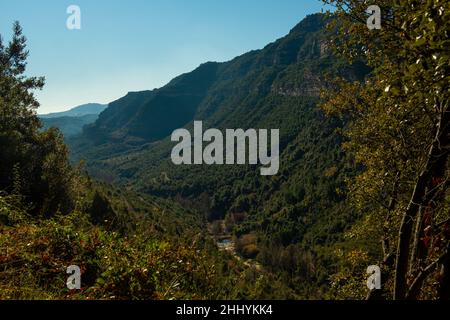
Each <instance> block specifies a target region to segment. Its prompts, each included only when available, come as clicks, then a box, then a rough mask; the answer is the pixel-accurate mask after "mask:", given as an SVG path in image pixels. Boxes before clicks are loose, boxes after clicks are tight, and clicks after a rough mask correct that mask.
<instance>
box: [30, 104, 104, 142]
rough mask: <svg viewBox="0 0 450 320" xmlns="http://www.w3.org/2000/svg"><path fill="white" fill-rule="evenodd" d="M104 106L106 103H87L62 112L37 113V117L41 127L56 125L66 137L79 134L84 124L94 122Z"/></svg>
mask: <svg viewBox="0 0 450 320" xmlns="http://www.w3.org/2000/svg"><path fill="white" fill-rule="evenodd" d="M106 107H107V105H103V104H98V103H89V104H84V105H81V106H78V107H75V108H72V109H70V110H68V111H64V112H56V113H49V114H45V115H39V118H40V119H41V122H42V125H43V129H48V128H50V127H56V128H58V129H60V130H61V132H62V133H63V134H64V136H65V137H66V138H68V137H72V136H76V135H78V134H80V133H81V132H82V131H83V127H84V126H85V125H88V124H91V123H93V122H95V120H97V118H98V115H99V114H100V113H101V112H102V111H103V110H105V109H106Z"/></svg>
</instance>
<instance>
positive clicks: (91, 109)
mask: <svg viewBox="0 0 450 320" xmlns="http://www.w3.org/2000/svg"><path fill="white" fill-rule="evenodd" d="M106 107H107V105H105V104H99V103H87V104H83V105H80V106H78V107H74V108H72V109H70V110H67V111H63V112H55V113H48V114H40V115H39V118H41V119H51V118H61V117H81V116H85V115H91V114H97V115H98V114H100V113H101V112H102V111H103V110H105V109H106Z"/></svg>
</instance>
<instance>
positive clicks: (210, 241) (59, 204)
mask: <svg viewBox="0 0 450 320" xmlns="http://www.w3.org/2000/svg"><path fill="white" fill-rule="evenodd" d="M324 2H325V3H327V4H330V5H332V6H334V7H335V10H333V13H328V14H314V15H310V16H307V17H306V18H305V19H304V20H303V21H301V22H300V23H299V24H298V25H297V26H295V27H294V28H293V29H292V30H291V31H290V32H289V33H288V34H287V35H286V36H285V37H283V38H281V39H278V40H276V41H275V42H273V43H271V44H269V45H267V46H266V47H264V48H263V49H261V50H255V51H251V52H249V53H246V54H244V55H242V56H239V57H236V58H235V59H233V60H231V61H228V62H224V63H216V62H208V63H205V64H202V65H201V66H199V67H198V68H197V69H195V70H194V71H192V72H189V73H186V74H183V75H181V76H179V77H177V78H175V79H173V80H172V81H171V82H170V83H169V84H167V85H166V86H164V87H162V88H159V89H155V90H151V91H143V92H130V93H128V94H127V95H126V96H124V97H122V98H121V99H119V100H117V101H114V102H111V103H110V104H109V105H108V107H107V108H106V109H105V110H104V111H103V112H102V113H101V114H100V115H99V116H98V119H97V120H96V121H95V122H94V123H90V124H88V125H86V126H85V127H84V129H83V132H82V133H81V134H79V135H72V136H70V137H67V136H66V137H65V139H64V137H63V135H62V134H61V132H60V131H59V130H58V129H56V128H53V127H52V128H49V129H47V127H45V128H42V123H41V121H40V120H39V118H38V117H37V115H36V109H37V108H38V106H39V103H38V101H36V99H35V97H34V95H33V92H34V90H36V89H42V88H43V86H44V78H33V77H27V76H25V69H26V59H27V55H28V52H27V49H26V39H25V37H24V36H23V34H22V29H21V27H20V25H19V23H16V24H15V25H14V30H13V31H14V32H13V37H12V39H11V41H10V42H9V43H7V44H4V43H3V42H2V41H1V40H2V39H1V38H0V112H1V113H0V117H1V122H0V145H1V148H0V168H1V170H0V299H15V298H19V299H36V298H43V299H448V298H449V297H450V278H449V277H450V253H449V249H450V242H449V241H450V201H449V200H450V193H449V192H448V191H449V179H448V178H449V161H450V160H449V157H448V154H449V147H450V145H449V138H450V132H449V127H450V125H449V109H448V98H449V94H450V93H449V79H450V78H449V68H450V67H449V66H450V61H449V59H450V54H449V51H448V45H449V40H448V38H449V37H448V32H449V30H450V28H449V24H450V22H449V21H450V20H449V18H450V13H449V10H450V5H449V3H448V2H447V1H442V0H434V1H414V0H397V1H394V0H383V1H378V2H379V3H378V5H379V6H380V7H381V12H382V17H381V21H382V28H381V29H379V30H371V29H369V28H368V27H367V24H366V21H367V18H368V16H369V14H368V13H367V12H366V10H367V5H366V4H365V3H364V2H363V1H358V0H345V1H344V0H324ZM44 90H45V89H44ZM194 120H203V123H204V125H205V126H207V127H211V128H219V129H222V130H225V129H226V128H243V129H248V128H280V139H281V140H280V171H279V172H278V174H277V175H275V176H270V177H268V176H261V175H260V174H259V168H258V167H257V166H255V165H245V166H208V165H193V166H176V165H174V164H173V163H172V162H171V161H170V151H171V148H172V147H173V143H172V142H171V141H170V134H171V133H172V131H173V130H175V129H177V128H181V127H185V128H188V129H191V128H192V124H193V121H194ZM65 142H67V146H66V144H65ZM69 150H70V151H69ZM222 238H226V239H230V242H231V243H232V244H233V249H232V250H223V249H222V248H221V246H220V245H218V244H220V243H219V242H220V239H222ZM69 265H79V266H80V267H81V269H82V279H83V283H82V289H81V290H76V291H71V290H68V289H67V288H66V286H65V281H66V278H67V274H66V273H65V271H66V268H67V267H68V266H69ZM370 265H378V266H379V267H380V268H381V272H382V287H381V289H378V290H373V291H369V290H368V288H367V286H366V279H367V277H368V274H367V273H366V270H367V267H368V266H370Z"/></svg>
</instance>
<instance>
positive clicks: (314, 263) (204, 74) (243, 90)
mask: <svg viewBox="0 0 450 320" xmlns="http://www.w3.org/2000/svg"><path fill="white" fill-rule="evenodd" d="M325 24H326V19H325V18H324V16H322V15H320V14H316V15H311V16H308V17H307V18H305V19H304V20H303V21H302V22H300V23H299V24H298V25H297V26H296V27H294V28H293V29H292V30H291V31H290V32H289V34H288V35H287V36H285V37H283V38H281V39H279V40H277V41H275V42H273V43H271V44H269V45H267V46H266V47H265V48H263V49H262V50H257V51H252V52H249V53H247V54H244V55H242V56H240V57H237V58H235V59H233V60H231V61H229V62H225V63H213V62H210V63H206V64H203V65H201V66H200V67H198V68H197V69H196V70H194V71H193V72H191V73H187V74H184V75H181V76H179V77H178V78H176V79H174V80H173V81H171V82H170V83H169V84H168V85H167V86H165V87H162V88H160V89H157V90H153V91H146V92H136V93H129V94H128V95H127V96H125V97H123V98H121V99H119V100H117V101H115V102H113V103H111V104H110V106H109V108H108V109H106V110H105V112H103V113H102V114H101V115H100V117H99V119H98V120H97V121H96V122H95V123H94V124H92V125H90V126H88V127H86V128H85V130H84V132H83V135H82V136H81V137H79V138H76V139H72V140H71V141H70V145H71V147H72V152H73V159H81V158H85V159H87V160H88V168H89V170H90V172H91V174H93V175H95V176H96V177H98V178H101V179H103V180H107V181H115V182H119V183H121V184H124V185H127V186H129V187H131V188H133V189H135V190H138V191H140V192H144V193H147V194H152V195H157V196H161V197H166V198H172V199H177V200H178V201H180V202H181V203H183V205H184V206H186V207H188V208H192V209H194V210H196V211H197V212H198V213H199V214H202V215H204V216H205V217H206V218H207V219H208V220H209V221H218V220H220V221H222V222H223V225H224V226H225V228H226V229H227V230H226V232H231V233H232V234H233V236H234V241H235V243H236V244H237V250H238V252H239V254H241V255H243V256H245V257H249V258H254V259H257V260H258V261H259V262H260V263H262V264H263V265H264V266H265V267H266V268H268V269H269V270H272V271H274V272H275V273H278V274H281V277H284V278H285V282H287V283H289V285H290V286H291V287H292V288H295V289H296V290H299V292H303V293H304V294H305V295H306V294H307V295H308V296H310V297H313V296H319V295H320V294H319V293H318V288H320V286H321V285H325V284H326V282H327V277H328V276H329V274H330V268H331V264H330V263H331V262H330V261H327V260H326V259H323V258H321V256H322V255H323V252H325V251H327V250H328V249H327V248H328V247H330V246H331V245H333V244H336V243H337V242H339V241H340V240H341V239H342V232H343V231H344V230H345V229H346V228H347V227H349V226H350V225H351V224H352V221H354V220H355V219H356V217H355V215H354V213H353V212H352V210H349V209H348V208H347V207H346V206H345V205H344V196H343V188H344V179H345V178H346V176H347V175H348V174H349V172H352V171H353V170H354V169H353V168H349V167H348V165H346V164H345V162H344V161H343V154H342V152H341V151H340V144H341V140H340V137H339V135H338V134H337V133H336V129H337V128H339V127H341V126H343V123H341V122H340V121H338V120H336V119H330V118H327V117H325V116H324V115H323V114H322V112H321V111H320V110H319V109H318V108H317V103H318V101H319V96H320V90H321V88H325V87H326V86H327V82H326V81H325V79H326V75H327V74H333V75H342V76H344V77H346V78H348V79H354V80H362V79H363V77H364V75H365V74H366V73H367V72H368V71H369V70H368V68H367V67H365V66H364V65H363V64H354V65H352V66H349V65H347V64H345V63H343V62H342V61H340V60H337V59H336V58H334V57H333V56H332V55H331V54H330V53H329V52H328V50H327V48H326V45H325V41H324V40H325V34H326V32H325V30H324V26H325ZM194 119H195V120H203V122H204V126H206V127H214V128H220V129H225V128H244V129H246V128H269V129H270V128H279V129H280V139H281V140H280V148H281V150H280V154H281V160H280V163H281V165H280V172H279V173H278V175H276V176H274V177H261V176H259V170H257V168H256V167H255V166H203V165H202V166H175V165H173V164H172V162H171V160H170V151H171V148H172V147H173V146H174V143H172V142H170V140H169V138H167V137H168V136H169V135H170V134H171V133H172V131H173V130H174V129H177V128H180V127H183V126H185V127H188V128H189V127H190V126H192V121H193V120H194ZM222 231H223V230H222ZM223 232H225V231H223ZM285 256H291V258H290V260H288V261H285V260H284V259H285V258H283V257H285ZM313 270H315V271H313ZM304 283H307V284H308V285H306V286H305V285H304ZM308 287H312V288H314V290H313V292H308Z"/></svg>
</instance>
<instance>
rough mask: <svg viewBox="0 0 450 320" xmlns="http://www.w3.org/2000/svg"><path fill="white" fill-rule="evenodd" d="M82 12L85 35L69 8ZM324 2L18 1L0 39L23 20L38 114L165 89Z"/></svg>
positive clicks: (259, 43)
mask: <svg viewBox="0 0 450 320" xmlns="http://www.w3.org/2000/svg"><path fill="white" fill-rule="evenodd" d="M71 4H75V5H78V6H79V7H80V8H81V24H82V25H81V30H68V29H67V28H66V20H67V17H68V16H69V15H68V14H67V13H66V9H67V7H68V6H69V5H71ZM321 9H322V3H321V1H319V0H128V1H125V0H71V1H65V0H40V1H30V0H14V1H3V0H2V3H1V5H0V34H2V36H3V38H4V41H7V40H9V37H10V34H11V32H10V31H11V26H12V23H13V21H14V20H18V21H19V22H20V23H21V24H22V27H23V29H24V33H25V35H26V36H27V38H28V45H29V50H30V58H29V63H28V71H27V72H28V74H29V75H36V76H41V75H42V76H45V77H46V86H45V87H44V90H43V91H41V92H38V93H37V97H38V100H39V101H40V103H41V108H40V109H39V110H38V112H39V113H48V112H54V111H61V110H66V109H69V108H70V107H74V106H76V105H80V104H83V103H88V102H99V103H108V102H111V101H113V100H115V99H117V98H119V97H121V96H123V95H125V94H126V93H127V92H128V91H138V90H149V89H153V88H156V87H161V86H162V85H164V84H165V83H167V82H168V81H170V79H172V78H173V77H175V76H177V75H179V74H181V73H185V72H188V71H191V70H193V69H194V68H196V67H197V66H198V65H199V64H201V63H203V62H206V61H227V60H230V59H232V58H233V57H235V56H237V55H240V54H242V53H245V52H247V51H249V50H252V49H259V48H262V47H264V46H265V45H266V44H268V43H269V42H272V41H274V40H276V39H278V38H280V37H282V36H284V35H285V34H287V33H288V32H289V30H290V29H291V28H292V27H294V26H295V25H296V24H297V23H298V22H299V21H300V20H301V19H302V18H303V17H305V16H306V15H307V14H310V13H314V12H320V11H321Z"/></svg>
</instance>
